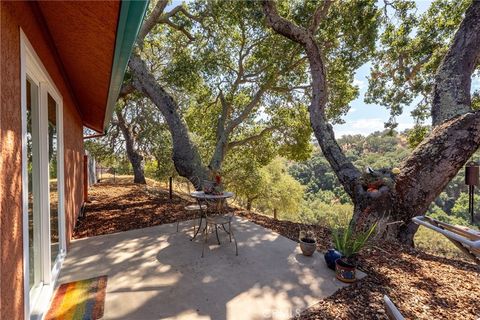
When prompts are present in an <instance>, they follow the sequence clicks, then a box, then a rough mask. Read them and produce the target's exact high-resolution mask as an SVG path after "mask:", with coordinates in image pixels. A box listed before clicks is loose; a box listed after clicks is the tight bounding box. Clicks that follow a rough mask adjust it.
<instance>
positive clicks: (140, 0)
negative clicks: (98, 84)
mask: <svg viewBox="0 0 480 320" xmlns="http://www.w3.org/2000/svg"><path fill="white" fill-rule="evenodd" d="M148 2H149V0H123V1H122V4H121V7H120V16H119V18H118V25H117V36H116V39H115V53H114V56H113V64H112V74H111V76H110V87H109V89H108V98H107V108H106V110H105V119H104V120H103V131H104V132H105V131H106V129H107V126H108V123H109V122H110V119H111V118H112V114H113V111H114V109H115V103H116V102H117V99H118V94H119V93H120V88H121V87H122V83H123V77H124V76H125V70H126V69H127V64H128V60H129V59H130V54H131V53H132V49H133V45H134V44H135V40H136V39H137V35H138V32H139V31H140V27H141V26H142V22H143V18H144V17H145V12H146V11H147V7H148Z"/></svg>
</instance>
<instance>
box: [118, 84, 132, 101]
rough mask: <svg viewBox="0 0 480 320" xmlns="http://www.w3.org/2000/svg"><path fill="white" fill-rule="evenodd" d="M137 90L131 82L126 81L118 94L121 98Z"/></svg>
mask: <svg viewBox="0 0 480 320" xmlns="http://www.w3.org/2000/svg"><path fill="white" fill-rule="evenodd" d="M134 91H135V87H134V86H133V84H131V83H130V82H129V83H127V82H124V83H123V84H122V88H121V89H120V94H119V95H118V98H119V99H123V98H125V97H126V96H128V95H129V94H130V93H132V92H134Z"/></svg>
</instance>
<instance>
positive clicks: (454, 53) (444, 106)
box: [432, 1, 480, 126]
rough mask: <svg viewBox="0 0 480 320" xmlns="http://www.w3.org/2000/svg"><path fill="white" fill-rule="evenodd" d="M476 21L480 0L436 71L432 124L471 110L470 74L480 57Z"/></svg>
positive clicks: (458, 31) (477, 20) (459, 29)
mask: <svg viewBox="0 0 480 320" xmlns="http://www.w3.org/2000/svg"><path fill="white" fill-rule="evenodd" d="M479 21H480V1H473V2H472V4H471V5H470V7H469V8H468V9H467V12H466V13H465V18H464V19H463V21H462V23H461V24H460V27H459V28H458V30H457V33H456V34H455V37H454V38H453V43H452V45H451V46H450V49H449V50H448V52H447V54H446V55H445V57H444V58H443V61H442V63H441V64H440V66H439V68H438V69H437V73H436V75H435V86H434V89H433V105H432V124H433V125H434V126H435V125H438V124H440V123H441V122H443V121H445V120H448V119H451V118H452V117H455V116H458V115H461V114H465V113H467V112H469V111H471V110H472V109H471V97H470V88H471V82H472V79H471V75H472V73H473V71H474V70H475V68H476V66H477V63H478V59H479V57H480V50H479V48H480V23H479Z"/></svg>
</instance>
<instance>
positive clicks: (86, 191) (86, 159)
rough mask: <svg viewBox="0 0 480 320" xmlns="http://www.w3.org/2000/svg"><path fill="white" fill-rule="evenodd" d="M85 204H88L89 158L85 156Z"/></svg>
mask: <svg viewBox="0 0 480 320" xmlns="http://www.w3.org/2000/svg"><path fill="white" fill-rule="evenodd" d="M83 202H88V156H87V155H83Z"/></svg>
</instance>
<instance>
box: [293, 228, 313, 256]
mask: <svg viewBox="0 0 480 320" xmlns="http://www.w3.org/2000/svg"><path fill="white" fill-rule="evenodd" d="M298 240H299V241H300V249H301V250H302V253H303V255H304V256H307V257H310V256H311V255H313V253H314V252H315V251H316V250H317V240H315V235H314V233H313V231H305V230H302V231H300V236H299V239H298Z"/></svg>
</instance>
